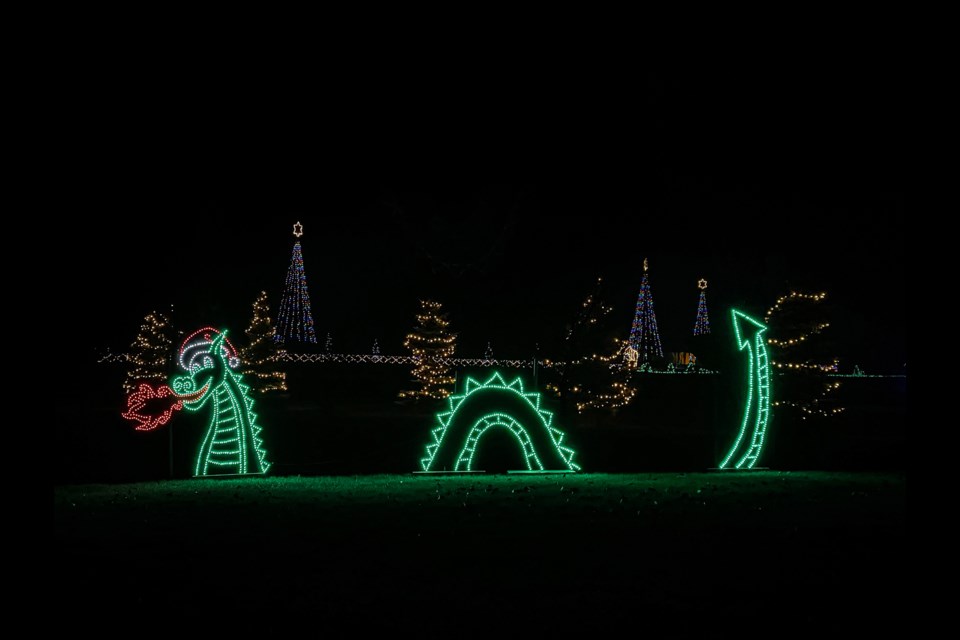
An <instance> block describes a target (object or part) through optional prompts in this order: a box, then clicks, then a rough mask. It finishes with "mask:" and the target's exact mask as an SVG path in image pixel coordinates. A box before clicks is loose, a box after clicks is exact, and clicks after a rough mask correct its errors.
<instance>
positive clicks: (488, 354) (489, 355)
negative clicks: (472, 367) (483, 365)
mask: <svg viewBox="0 0 960 640" xmlns="http://www.w3.org/2000/svg"><path fill="white" fill-rule="evenodd" d="M483 359H484V360H493V347H492V346H491V345H490V341H489V340H488V341H487V350H486V351H484V352H483Z"/></svg>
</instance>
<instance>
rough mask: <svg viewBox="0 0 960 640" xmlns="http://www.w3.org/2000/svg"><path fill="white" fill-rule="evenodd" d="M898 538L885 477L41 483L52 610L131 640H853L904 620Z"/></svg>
mask: <svg viewBox="0 0 960 640" xmlns="http://www.w3.org/2000/svg"><path fill="white" fill-rule="evenodd" d="M905 520H906V478H905V476H904V475H897V474H865V473H861V474H848V473H829V472H809V473H798V472H793V473H781V472H764V471H760V472H750V473H699V474H673V473H661V474H630V475H601V474H580V475H575V476H574V475H543V476H494V475H490V476H484V475H471V476H442V477H441V476H413V475H390V476H359V477H266V478H243V479H224V480H183V481H171V482H151V483H140V484H128V485H78V486H60V487H57V488H55V490H54V524H55V550H54V557H55V562H54V564H53V566H54V576H53V577H54V581H53V591H54V603H55V608H54V611H55V614H56V615H67V616H70V618H69V619H70V620H71V621H72V622H71V626H72V629H73V631H78V630H80V629H85V628H95V629H98V630H99V631H108V630H115V631H122V630H123V629H126V630H127V632H129V633H130V634H133V635H141V634H142V633H143V632H145V631H149V630H157V629H160V628H164V627H177V626H178V625H179V624H181V622H182V621H183V620H186V619H190V621H191V626H189V627H183V629H184V630H188V629H189V630H192V631H195V630H197V629H199V628H200V627H199V626H197V625H200V626H202V627H218V626H220V627H222V629H221V631H222V630H226V629H227V628H232V627H238V628H239V629H241V630H245V631H253V630H255V629H256V630H259V629H260V628H262V627H265V628H267V629H268V630H270V629H272V630H275V631H285V632H288V631H293V630H296V629H297V628H298V627H299V626H300V625H303V624H306V625H309V626H308V627H306V629H305V631H304V629H303V628H301V629H300V630H301V633H299V634H298V635H303V633H304V632H305V633H307V634H308V635H309V636H310V637H314V636H317V635H319V634H323V633H328V632H337V635H346V634H347V633H349V632H350V630H351V629H354V628H356V629H358V628H365V627H369V626H384V627H387V628H390V629H392V631H391V633H401V634H411V635H418V636H419V635H427V636H435V635H447V636H454V637H456V636H462V635H475V634H477V633H479V632H481V631H486V630H488V629H489V630H493V631H495V632H496V633H497V635H501V634H502V633H506V634H508V635H510V636H513V635H515V633H516V632H517V631H519V630H520V629H521V628H526V627H530V626H532V627H533V628H535V629H540V630H541V631H543V632H544V633H546V632H550V633H557V632H560V633H567V634H570V633H572V632H573V631H574V630H584V629H585V630H589V631H590V632H591V635H602V636H606V635H611V634H613V633H617V634H618V635H622V634H624V633H626V634H628V635H630V636H637V635H642V634H644V633H646V632H648V631H651V630H660V631H666V632H670V633H671V634H677V633H681V634H682V633H684V632H689V633H693V632H698V633H699V632H703V631H707V632H712V633H714V634H719V635H743V634H745V633H750V634H754V633H777V634H781V633H784V632H787V633H789V634H791V635H792V634H794V633H796V632H797V631H798V630H799V629H810V630H814V629H818V630H821V631H824V630H830V631H831V632H835V631H836V630H837V629H838V625H840V626H850V627H851V628H852V627H856V628H857V630H858V633H862V632H863V631H864V630H866V629H869V628H875V629H884V628H890V625H893V624H897V623H898V622H899V621H900V620H902V619H905V618H906V604H905V602H906V596H907V590H906V586H905V576H904V574H905V569H906V550H905V533H906V523H905ZM121 620H133V621H136V622H135V624H134V626H132V627H130V626H129V623H128V622H121ZM191 637H192V636H191Z"/></svg>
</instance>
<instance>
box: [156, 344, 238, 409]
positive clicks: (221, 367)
mask: <svg viewBox="0 0 960 640" xmlns="http://www.w3.org/2000/svg"><path fill="white" fill-rule="evenodd" d="M198 334H199V336H200V337H197V336H198ZM226 337H227V332H226V330H224V331H222V332H221V331H217V330H216V329H211V328H207V329H201V330H200V331H197V332H195V333H193V334H191V335H190V336H189V337H188V338H187V339H186V340H185V341H184V343H183V346H182V347H181V349H180V366H181V367H182V368H183V369H185V370H186V371H187V372H188V374H187V375H184V376H177V377H175V378H173V379H172V380H171V381H170V383H171V387H172V388H173V391H174V393H175V394H176V395H178V396H181V397H182V398H183V406H184V408H186V409H189V410H191V411H196V410H197V409H199V408H200V407H202V406H203V405H204V404H205V403H206V401H207V399H208V398H209V397H210V395H211V392H212V391H213V390H214V389H216V388H217V387H218V386H219V385H220V383H222V382H223V381H224V378H225V377H226V375H227V371H228V369H230V368H233V367H236V366H237V364H238V360H237V357H236V355H234V354H235V352H234V351H233V346H232V345H230V341H229V340H227V339H226Z"/></svg>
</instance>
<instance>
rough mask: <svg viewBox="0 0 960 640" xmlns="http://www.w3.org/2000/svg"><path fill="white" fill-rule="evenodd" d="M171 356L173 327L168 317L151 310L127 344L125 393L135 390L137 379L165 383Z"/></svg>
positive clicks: (139, 381)
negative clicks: (128, 350) (132, 339)
mask: <svg viewBox="0 0 960 640" xmlns="http://www.w3.org/2000/svg"><path fill="white" fill-rule="evenodd" d="M172 356H173V326H172V325H171V324H170V318H168V317H167V316H165V315H163V314H162V313H157V312H156V311H151V312H150V313H148V314H147V315H146V316H145V317H144V319H143V324H142V325H140V333H138V334H137V337H136V339H135V340H134V341H133V344H131V345H130V352H129V353H128V354H127V363H128V365H129V366H128V368H127V377H126V379H125V380H124V381H123V390H124V391H125V392H126V393H128V394H129V393H133V392H134V391H136V390H137V386H138V385H139V384H140V383H141V382H154V383H156V384H163V383H164V382H166V381H167V376H168V374H169V370H170V358H171V357H172Z"/></svg>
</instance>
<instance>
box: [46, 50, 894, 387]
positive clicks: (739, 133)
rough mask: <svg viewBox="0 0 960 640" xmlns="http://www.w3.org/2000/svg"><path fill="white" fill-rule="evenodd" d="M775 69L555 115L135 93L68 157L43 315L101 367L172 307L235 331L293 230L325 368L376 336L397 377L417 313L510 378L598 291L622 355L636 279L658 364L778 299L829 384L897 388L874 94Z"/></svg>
mask: <svg viewBox="0 0 960 640" xmlns="http://www.w3.org/2000/svg"><path fill="white" fill-rule="evenodd" d="M773 71H774V69H772V68H759V67H757V68H748V69H742V68H741V69H739V70H737V71H731V70H729V69H726V68H722V67H721V66H720V65H719V64H717V65H714V66H713V67H712V68H709V67H703V66H700V67H698V68H692V69H683V70H676V71H671V72H670V73H662V74H652V75H648V76H645V77H643V78H640V79H638V80H637V81H636V82H634V83H632V84H631V85H630V87H629V89H628V88H626V87H625V86H624V88H622V89H611V88H610V87H611V86H615V85H613V84H606V83H604V82H603V81H602V80H601V79H599V78H598V79H595V80H594V81H593V82H594V83H595V84H594V85H591V86H588V87H585V88H583V89H582V90H581V91H579V92H577V93H576V95H575V96H574V95H573V94H570V93H569V91H572V90H568V92H567V93H566V94H565V93H564V92H563V91H559V92H550V91H546V90H543V91H540V90H537V91H534V90H532V89H531V88H529V87H527V88H518V87H516V86H511V87H500V88H499V91H496V92H495V91H493V90H492V89H491V90H484V91H477V92H473V93H471V92H470V91H468V90H465V89H463V88H460V89H453V88H451V90H450V92H449V94H448V95H446V96H445V98H444V99H443V100H438V101H432V102H430V103H429V108H426V107H424V108H422V109H421V108H419V107H417V108H415V107H414V106H413V105H414V104H415V101H414V100H413V99H412V97H411V94H412V93H416V92H415V90H414V89H412V88H408V89H409V90H408V91H406V92H400V93H398V92H393V91H385V92H383V93H380V94H378V95H377V97H376V99H375V100H374V99H361V98H360V97H359V96H357V97H356V98H355V99H354V100H355V101H354V100H351V99H349V98H347V99H340V100H333V99H331V98H330V96H329V95H327V94H321V95H317V94H315V93H308V92H306V91H305V90H302V89H296V90H290V89H276V90H275V91H274V92H273V93H262V94H258V95H257V97H251V94H250V93H249V89H248V88H247V89H242V88H240V86H239V85H236V86H234V85H230V86H219V85H218V86H216V87H205V88H203V89H199V88H197V87H195V86H194V87H191V91H190V92H188V93H189V95H190V100H189V101H187V100H185V99H181V98H183V95H186V93H185V94H183V95H180V94H177V93H176V92H170V93H164V92H152V90H151V89H150V88H148V87H147V86H144V87H142V94H143V95H142V96H140V97H147V96H148V95H152V96H161V95H162V96H164V97H162V98H157V100H155V101H152V102H150V107H142V108H134V109H130V110H129V111H124V112H123V115H118V114H111V115H110V116H109V117H103V116H100V118H98V119H97V122H98V123H100V124H102V125H103V126H102V127H93V128H91V129H89V130H87V131H85V132H84V133H81V134H79V135H80V140H79V141H78V144H77V145H75V149H77V151H76V153H77V154H78V156H77V160H78V161H80V162H83V163H84V165H85V166H86V167H87V168H88V169H90V170H91V174H92V175H91V177H90V179H87V180H84V181H83V183H82V184H81V185H80V186H78V187H77V189H76V190H75V192H74V195H75V198H76V201H77V203H78V206H77V214H76V215H75V217H74V218H73V219H72V221H71V222H68V223H67V224H65V225H62V226H61V227H60V228H59V229H58V230H57V232H58V233H56V234H55V237H54V246H53V249H54V252H55V253H54V255H55V256H56V257H57V259H58V260H59V261H61V262H62V264H63V267H64V271H65V273H64V278H63V281H64V283H65V285H66V286H65V287H64V290H63V298H64V300H63V303H64V304H63V308H64V309H69V308H71V307H72V306H73V303H74V302H76V303H82V304H83V305H84V308H89V309H92V310H93V313H92V314H90V315H89V316H86V317H85V318H83V320H85V322H81V323H80V324H79V325H78V326H77V329H78V334H79V335H77V336H75V339H74V340H73V341H72V343H73V344H74V345H75V346H76V347H77V348H78V349H79V352H84V351H87V352H89V351H93V349H94V348H102V347H106V346H112V347H114V348H122V347H124V346H125V345H126V344H128V343H129V342H130V341H131V340H132V339H133V337H134V335H135V333H136V330H137V327H138V326H139V320H140V319H141V318H142V316H143V315H144V313H146V312H147V311H149V310H150V309H152V308H164V307H167V306H168V305H169V304H171V303H173V304H175V305H176V309H177V312H178V319H180V320H181V321H183V322H185V323H194V322H201V321H208V322H212V323H215V324H218V325H223V326H228V327H230V328H232V330H233V331H235V332H239V331H242V330H243V328H244V327H245V326H246V324H247V322H248V319H249V308H250V304H251V303H252V301H253V299H254V297H255V296H256V294H257V292H258V291H259V290H260V289H261V288H263V289H266V290H267V291H268V293H269V294H270V300H271V305H272V306H273V308H274V309H276V307H277V306H278V304H279V295H280V289H281V286H282V283H283V279H284V276H285V273H286V269H287V265H288V263H289V258H290V249H291V246H292V240H293V239H292V236H291V234H290V228H291V225H292V223H293V222H295V221H296V220H298V219H299V220H301V221H302V222H303V223H304V225H305V228H306V233H305V236H304V238H303V247H304V256H305V264H306V270H307V278H308V283H309V286H310V293H311V297H312V301H313V307H314V315H315V319H316V323H317V328H318V332H319V337H320V339H321V341H322V340H323V336H324V335H325V334H326V332H327V331H330V332H332V334H333V337H334V341H335V344H336V346H337V350H344V351H350V352H360V353H368V352H369V350H370V345H371V344H372V342H373V339H374V338H378V339H379V340H380V344H381V347H382V349H383V352H384V353H399V352H400V351H401V346H400V342H401V339H402V336H403V335H404V334H405V333H406V332H407V331H408V330H409V328H410V326H411V323H412V320H413V312H414V310H415V308H416V300H417V298H418V297H423V296H435V297H437V298H438V299H439V300H440V301H441V302H443V303H444V304H445V306H446V307H448V309H449V311H450V313H451V320H452V323H453V327H454V329H455V330H456V331H458V332H459V333H460V337H461V342H460V345H461V346H460V353H462V354H463V355H479V354H481V353H482V352H483V349H484V346H485V344H486V341H487V340H488V339H489V340H491V341H492V342H493V346H494V350H495V352H496V353H497V354H498V355H503V356H523V357H525V356H528V355H530V354H531V353H532V349H533V345H534V343H536V342H540V343H541V345H543V344H549V343H550V341H551V340H552V339H553V338H554V337H556V336H557V335H559V334H560V333H561V332H562V330H563V327H564V324H565V323H566V322H567V321H568V320H569V319H570V318H571V317H572V315H573V313H574V311H575V309H576V307H577V305H578V304H579V302H580V301H581V300H582V298H583V297H584V295H585V294H586V293H587V291H588V290H589V288H590V285H591V283H592V281H593V279H594V278H595V277H596V276H598V275H602V276H603V277H604V279H605V281H606V283H607V290H606V297H607V300H608V301H609V302H610V303H611V304H613V306H614V307H615V312H614V313H616V314H618V316H619V317H621V318H622V322H623V327H624V332H626V331H628V330H629V325H630V321H631V319H632V315H633V307H634V303H635V300H636V295H637V289H638V286H639V280H640V276H641V272H642V260H643V257H644V256H649V258H650V262H651V269H652V285H653V293H654V298H655V302H656V305H657V314H658V320H659V323H660V328H661V333H662V334H663V337H664V345H665V348H666V349H667V350H671V348H672V347H675V345H678V344H681V343H682V341H683V340H684V339H685V337H686V336H687V335H688V334H689V331H690V328H691V326H692V323H693V320H694V316H695V312H696V302H697V290H696V288H695V282H696V279H697V278H699V277H706V278H708V279H709V280H710V289H709V291H708V296H709V297H708V302H709V305H710V309H711V314H712V320H713V322H714V323H715V324H716V323H718V322H726V316H725V315H724V314H725V310H726V309H727V308H728V307H729V306H730V305H732V304H737V305H744V306H745V307H746V308H748V309H752V310H754V311H756V312H762V311H763V310H764V309H765V308H766V307H767V306H768V305H769V303H770V302H771V300H772V299H773V298H774V297H775V296H776V295H777V294H779V293H781V292H785V291H787V290H788V289H789V287H790V286H792V285H797V286H800V287H809V288H812V289H815V290H826V291H828V292H829V293H830V294H831V303H832V305H834V306H833V307H832V314H833V322H834V327H833V328H832V331H833V335H832V337H831V339H832V340H834V341H835V342H836V344H837V354H838V355H840V356H842V357H843V358H844V362H845V363H846V365H847V366H850V365H852V363H854V362H860V363H863V364H866V365H867V366H869V367H873V368H875V369H876V368H884V369H887V370H892V369H894V368H897V367H899V366H900V365H902V363H903V362H905V361H906V346H905V329H904V322H905V320H904V310H903V302H902V301H903V296H904V269H905V266H904V264H903V252H904V240H903V236H902V233H901V225H902V224H903V221H904V218H905V212H904V203H903V195H902V190H901V181H900V178H899V174H898V169H897V167H896V164H895V163H894V161H893V158H894V157H895V156H896V150H897V148H898V143H899V140H897V139H896V138H895V137H893V136H894V134H893V133H891V131H892V128H891V127H890V126H889V122H890V113H889V112H888V110H885V109H883V108H882V105H883V104H885V97H886V95H887V94H888V93H889V92H890V91H891V81H890V79H889V78H888V77H887V76H886V75H885V73H881V72H866V71H864V70H863V69H861V68H854V67H851V66H842V65H840V66H835V67H831V68H830V69H829V70H825V69H807V68H804V67H800V66H795V67H789V68H777V69H776V70H775V71H776V72H775V73H774V72H773ZM133 91H134V95H133V96H132V97H131V101H132V102H133V103H136V102H137V100H136V99H135V98H136V97H137V96H138V94H137V91H138V89H134V90H133ZM264 95H269V96H270V98H269V99H268V98H265V97H264ZM363 95H364V96H366V95H368V94H366V93H365V94H363ZM506 95H509V96H511V98H512V99H511V100H509V101H507V100H504V99H503V96H506ZM178 96H179V97H178ZM586 96H589V98H588V97H586ZM528 98H529V99H528ZM401 101H403V102H405V104H404V106H403V107H398V106H397V103H398V102H401ZM464 105H469V107H466V106H464ZM878 105H880V106H878ZM114 219H119V220H122V221H123V222H122V223H121V224H120V225H119V226H120V227H122V229H123V230H122V233H117V231H116V226H117V225H116V224H115V222H114ZM120 238H122V239H120ZM183 328H187V327H183Z"/></svg>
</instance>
